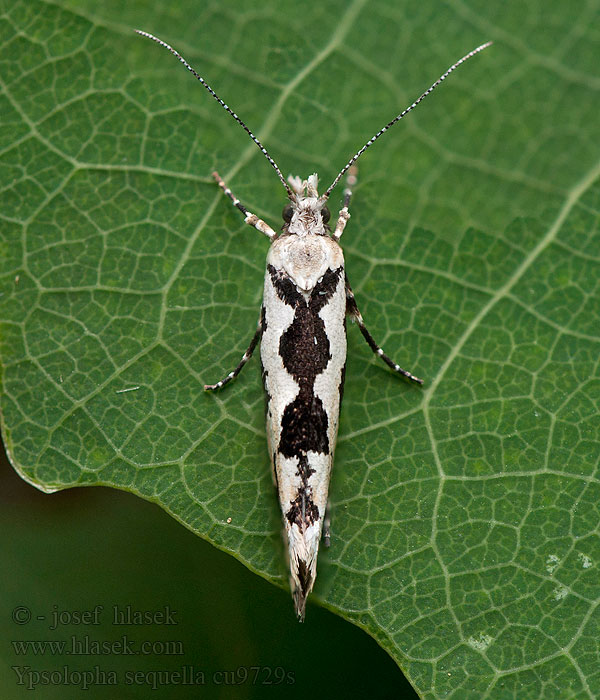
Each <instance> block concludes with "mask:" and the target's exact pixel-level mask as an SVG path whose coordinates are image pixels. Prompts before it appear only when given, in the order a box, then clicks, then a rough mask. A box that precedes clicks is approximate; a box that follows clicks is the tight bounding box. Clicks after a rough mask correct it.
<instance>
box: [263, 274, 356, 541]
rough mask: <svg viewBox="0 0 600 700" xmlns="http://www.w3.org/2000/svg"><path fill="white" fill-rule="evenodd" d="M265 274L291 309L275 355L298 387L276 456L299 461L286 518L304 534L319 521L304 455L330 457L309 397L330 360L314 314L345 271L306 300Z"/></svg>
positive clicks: (280, 277)
mask: <svg viewBox="0 0 600 700" xmlns="http://www.w3.org/2000/svg"><path fill="white" fill-rule="evenodd" d="M267 269H268V271H269V274H270V277H271V282H272V283H273V287H274V288H275V291H276V293H277V296H278V297H279V299H281V301H283V302H284V303H285V304H287V305H288V306H291V307H292V308H293V309H294V319H293V321H292V323H291V324H290V325H289V327H288V328H287V329H286V331H285V332H284V333H283V334H282V336H281V339H280V341H279V355H280V357H281V360H282V362H283V366H284V367H285V369H286V370H287V371H288V372H289V373H290V374H291V375H292V377H293V378H294V379H295V381H296V382H297V384H298V387H299V392H298V395H297V396H296V398H295V399H294V400H293V401H292V402H290V403H289V404H288V405H287V406H286V407H285V410H284V412H283V417H282V424H281V437H280V440H279V446H278V452H279V453H280V454H281V455H282V456H284V457H288V458H294V457H295V458H297V460H298V471H297V472H296V474H297V476H299V477H300V481H301V483H300V487H299V489H298V494H297V496H296V498H295V499H294V500H293V501H290V508H289V510H288V512H287V513H285V517H286V518H287V519H288V521H289V522H290V524H294V523H295V524H296V525H298V527H299V528H300V530H301V531H304V529H305V528H306V527H309V526H310V525H312V524H313V523H314V522H316V521H317V520H318V519H319V509H318V507H317V506H316V505H315V503H314V501H313V500H312V489H311V487H310V485H309V483H308V480H309V478H310V476H311V475H312V474H314V471H315V470H314V469H312V468H311V467H310V465H309V463H308V456H307V454H308V452H317V453H319V454H325V455H328V454H330V445H329V437H328V435H327V429H328V427H329V419H328V417H327V412H326V411H325V408H324V407H323V402H322V401H321V399H320V398H319V397H318V396H316V395H315V393H314V386H315V380H316V378H317V376H318V375H319V374H321V373H322V372H323V371H325V369H326V368H327V365H328V364H329V362H330V360H331V352H330V345H329V338H328V337H327V333H326V332H325V323H324V322H323V319H322V318H321V317H320V316H319V311H320V310H321V309H322V308H323V307H324V306H325V305H326V304H327V302H328V301H329V300H330V299H331V297H332V296H333V294H334V293H335V291H336V289H337V287H338V284H339V280H340V277H341V275H342V274H343V271H344V268H343V267H339V268H337V269H335V270H332V269H328V270H327V271H326V272H325V274H324V275H323V277H322V278H321V280H320V281H319V282H318V283H317V284H316V285H315V287H314V288H313V290H312V291H311V293H310V296H309V297H308V299H307V298H306V297H305V296H304V295H303V294H301V293H300V292H299V291H298V290H297V288H296V285H295V284H294V282H293V281H292V280H291V279H290V278H289V277H288V276H287V275H286V273H285V272H283V271H281V270H277V269H276V268H275V267H273V266H272V265H269V266H268V268H267ZM342 385H343V377H342Z"/></svg>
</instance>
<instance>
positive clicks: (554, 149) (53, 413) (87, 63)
mask: <svg viewBox="0 0 600 700" xmlns="http://www.w3.org/2000/svg"><path fill="white" fill-rule="evenodd" d="M1 7H2V12H1V14H0V47H1V48H0V52H1V53H0V61H1V63H0V66H1V69H0V81H1V94H0V102H1V105H2V114H3V119H2V125H1V128H0V150H1V168H2V174H3V176H2V180H1V182H0V187H1V190H0V202H1V206H0V217H1V221H2V225H1V232H2V237H1V241H0V245H1V246H2V254H1V258H0V265H1V269H0V273H1V277H0V295H1V296H0V308H1V311H0V313H1V319H2V326H1V352H2V363H3V364H2V367H3V395H2V418H3V435H4V439H5V442H6V445H7V449H8V451H9V454H10V458H11V461H12V463H13V465H14V467H15V468H16V469H17V470H18V471H19V473H20V474H21V475H22V476H23V478H25V479H26V480H28V481H29V482H30V483H32V484H35V485H36V486H38V487H39V488H41V489H42V490H45V491H53V490H57V489H63V488H68V487H71V486H82V485H94V484H105V485H110V486H114V487H117V488H121V489H125V490H129V491H132V492H134V493H137V494H139V495H140V496H142V497H144V498H146V499H148V500H151V501H154V502H156V503H158V504H160V505H161V506H162V507H163V508H165V509H166V510H167V511H168V512H170V513H171V514H172V515H173V516H174V517H175V518H177V519H178V520H180V521H181V522H182V523H183V524H184V525H186V526H187V527H188V528H190V529H192V530H193V531H194V532H196V533H197V534H198V535H200V536H202V537H204V538H206V539H207V540H209V541H211V542H213V543H214V544H215V545H216V546H218V547H220V548H222V549H225V550H227V551H230V552H231V553H232V554H233V555H234V556H235V557H237V558H238V559H240V560H241V561H243V562H244V563H245V564H246V565H247V566H248V567H250V568H251V569H253V570H254V571H256V572H257V573H259V574H261V575H262V576H264V577H266V578H268V579H270V580H272V581H274V582H276V583H278V584H282V583H284V582H285V579H286V574H285V563H284V556H283V547H282V544H281V539H280V525H279V522H280V516H279V512H278V506H277V503H276V498H275V494H274V492H273V487H272V484H271V477H270V473H269V465H268V457H267V454H266V449H265V438H264V427H263V398H262V394H261V382H260V369H259V366H258V362H257V361H256V360H254V361H253V362H252V363H251V364H250V365H249V366H248V368H247V369H245V370H244V373H243V374H242V376H241V377H240V378H239V379H238V381H236V382H235V383H234V384H233V385H232V386H230V387H229V388H228V389H227V390H226V391H223V392H221V393H219V394H217V395H207V394H205V393H203V391H202V384H203V383H205V382H213V381H217V380H218V379H220V378H222V377H223V376H224V375H225V374H226V373H227V372H229V370H230V369H232V368H233V367H234V366H235V365H236V364H237V362H238V360H239V358H240V357H241V355H242V353H243V352H244V350H245V348H246V346H247V343H248V341H249V340H250V337H251V335H252V333H253V331H254V328H255V324H256V320H257V316H258V308H259V305H260V298H261V291H262V275H263V266H264V257H265V253H266V249H267V241H266V239H264V238H262V237H261V236H260V235H259V234H257V233H256V232H255V231H253V230H252V229H250V228H249V227H247V226H244V224H243V223H242V222H241V220H240V217H239V213H238V212H236V211H235V210H234V209H233V207H231V204H230V202H229V201H228V200H227V199H226V198H225V197H223V195H222V193H221V192H220V191H219V190H218V188H217V187H216V185H215V184H214V182H213V181H212V179H211V177H210V173H211V171H212V170H214V169H215V168H218V169H219V172H221V174H222V175H223V176H224V177H225V178H226V180H227V182H228V184H229V185H230V186H231V187H232V189H234V191H235V192H236V194H237V196H239V197H240V199H241V200H242V201H243V202H244V203H245V204H246V205H247V206H248V207H249V208H250V209H251V210H252V211H254V212H255V213H257V214H258V215H259V216H261V217H263V218H265V219H266V220H268V221H269V222H270V223H271V224H272V225H274V226H278V225H279V224H278V222H279V221H280V210H281V207H282V205H283V204H284V200H285V197H284V195H283V192H282V188H281V185H280V183H279V182H278V181H277V178H276V177H275V175H274V173H273V171H272V169H271V168H270V166H269V164H268V163H267V162H266V161H265V160H264V159H263V158H262V156H261V154H260V152H259V151H258V149H256V147H255V146H254V145H253V144H252V143H251V142H250V141H249V139H248V138H247V136H246V135H245V134H244V133H243V131H242V130H241V129H240V128H239V127H238V126H237V125H236V124H235V123H234V122H233V120H231V119H230V118H229V117H228V116H227V114H226V113H225V112H223V111H222V110H221V109H220V108H219V107H218V105H216V103H215V102H214V100H212V99H211V98H210V96H209V95H207V94H206V92H205V91H204V90H203V89H202V88H201V87H200V86H198V85H197V84H195V83H194V80H193V78H192V77H191V76H190V75H189V74H188V73H187V72H186V71H185V70H184V69H182V67H181V66H180V65H178V64H177V62H176V61H175V59H173V57H172V56H170V55H169V54H168V53H167V52H165V51H164V50H161V49H160V48H159V47H158V46H156V45H154V44H151V43H150V42H149V41H147V40H144V39H142V38H139V37H137V36H135V35H134V34H133V32H132V29H133V28H134V27H139V28H141V29H145V30H147V31H151V32H154V33H157V34H159V35H160V36H161V37H162V38H164V39H165V40H166V41H168V42H169V43H171V44H173V45H174V46H176V47H177V48H178V49H179V50H181V51H182V52H183V53H184V55H185V56H186V57H187V58H188V60H189V61H190V62H191V63H192V64H193V65H194V66H195V67H196V68H197V69H198V70H199V71H200V72H201V74H202V75H204V76H205V77H206V79H207V80H208V81H209V82H210V83H211V85H213V87H215V89H217V90H218V92H219V94H220V95H221V96H222V97H223V99H224V100H225V101H226V102H227V103H228V104H231V105H232V106H233V107H234V108H235V110H236V111H237V112H238V113H239V114H240V115H242V117H243V118H244V120H245V121H246V122H247V123H248V125H249V126H250V128H252V129H253V130H254V131H255V133H256V134H257V135H258V136H259V138H260V139H261V140H262V141H263V143H265V145H266V146H267V148H268V149H269V151H270V152H271V154H272V155H273V157H274V158H275V159H276V160H277V162H278V163H279V165H280V167H281V168H282V170H283V172H284V173H285V174H286V175H287V173H289V172H292V173H294V174H299V175H302V176H303V177H306V176H307V175H308V174H309V173H311V172H313V171H315V170H316V171H318V173H319V174H320V176H321V178H322V181H323V182H326V183H328V182H330V181H331V180H332V179H333V178H334V176H335V175H336V173H337V172H338V170H339V169H340V168H341V167H342V166H343V165H344V163H345V162H346V160H347V159H348V157H349V156H350V155H351V154H352V153H353V152H354V150H356V149H357V148H358V147H360V146H361V145H362V144H363V143H364V142H365V141H366V140H367V139H368V138H369V137H370V136H371V135H372V134H373V133H375V132H376V131H377V130H378V129H379V128H380V127H381V126H382V125H383V124H384V123H385V122H387V121H389V119H391V118H392V117H393V116H394V115H395V114H397V113H398V111H400V109H402V108H404V107H405V106H406V105H408V104H410V103H411V102H412V101H413V99H414V98H415V97H416V96H418V95H419V94H420V93H421V92H422V91H423V90H424V89H425V88H426V87H428V85H430V84H431V83H432V82H433V80H434V79H435V78H437V76H438V75H439V74H441V73H442V72H443V71H444V70H445V69H446V68H447V67H448V65H450V64H451V63H452V62H453V61H454V60H456V59H457V58H459V57H460V56H461V55H463V54H464V53H466V52H467V51H468V50H470V49H472V48H473V47H475V46H477V45H478V44H480V43H482V42H483V41H486V40H490V39H491V40H493V41H494V42H495V43H494V46H493V47H492V48H490V49H487V50H486V51H485V52H484V53H483V54H481V55H480V56H478V57H476V58H473V59H472V60H471V61H469V62H468V63H467V64H466V65H465V66H463V67H461V68H460V70H459V71H457V72H456V73H455V74H453V75H452V76H451V78H449V79H448V81H447V82H445V83H444V85H443V86H441V87H440V88H439V89H438V90H437V91H436V93H435V94H434V95H433V96H432V97H430V98H428V100H427V102H425V103H424V104H423V106H420V107H419V109H418V110H417V111H416V112H415V113H413V114H411V115H410V116H409V117H407V118H406V120H404V121H403V122H402V124H399V125H397V126H395V127H394V129H393V130H392V131H391V132H390V133H389V134H386V135H385V136H384V137H383V138H382V139H381V141H379V142H378V143H377V145H375V146H374V147H373V148H372V149H370V150H369V152H368V153H367V154H366V155H365V156H363V158H362V159H361V161H360V174H359V177H360V180H359V185H358V187H357V188H356V190H355V196H354V200H353V203H352V220H351V222H350V223H349V225H348V227H347V228H346V232H345V234H344V239H343V243H344V250H345V254H346V262H347V269H348V274H349V278H350V281H351V283H352V284H353V287H354V290H355V293H356V296H357V300H358V303H359V305H360V307H361V310H362V312H363V315H364V317H365V320H366V323H367V325H368V327H369V328H370V330H371V332H372V333H373V335H374V336H375V338H376V339H377V340H378V341H380V342H382V344H383V345H384V347H385V349H386V351H387V352H388V353H389V354H390V355H391V356H392V357H394V359H395V360H396V361H398V362H399V363H400V364H401V365H402V366H404V367H406V368H407V369H410V370H412V371H414V372H415V373H416V374H418V375H419V376H422V377H424V378H425V379H426V386H425V388H424V389H423V390H419V389H418V388H415V387H412V386H408V385H406V384H404V383H402V382H401V381H399V380H398V379H397V378H396V377H394V376H392V375H391V374H390V372H389V371H387V369H386V368H385V367H384V366H383V365H380V364H378V362H377V361H376V359H375V358H374V357H373V356H372V355H371V353H370V351H369V349H368V348H367V346H366V345H364V343H363V342H362V339H361V338H360V334H359V333H358V331H357V329H356V328H354V327H349V362H348V369H347V386H346V393H345V396H344V407H343V411H342V419H341V427H340V438H339V442H338V448H337V452H336V468H335V470H334V476H333V481H332V488H331V495H332V506H333V512H332V515H333V532H332V546H331V548H330V549H329V551H327V552H322V554H321V556H320V562H319V577H318V580H317V586H316V589H315V593H314V596H313V598H314V599H315V600H319V601H320V602H321V603H322V604H324V605H326V606H327V607H329V608H330V609H332V610H334V611H336V612H338V613H339V614H340V615H342V616H343V617H345V618H346V619H348V620H351V621H353V622H355V623H356V624H358V625H360V626H362V627H363V628H364V629H366V630H367V631H368V632H369V633H370V634H371V635H373V636H374V637H375V638H376V639H377V640H378V641H379V642H380V644H381V645H382V646H383V647H384V648H385V649H387V650H388V651H389V653H390V654H392V656H393V657H394V658H395V659H396V660H397V662H398V663H399V665H400V666H401V668H402V669H403V671H404V672H405V673H406V674H407V675H408V677H409V678H410V680H411V682H412V683H413V685H414V687H415V688H416V689H417V690H418V692H419V693H420V695H421V696H422V697H423V698H441V697H455V698H461V700H462V699H464V698H478V699H479V698H484V697H485V698H513V697H514V698H519V700H523V699H524V698H532V699H533V698H535V699H537V698H595V697H598V696H600V672H599V670H598V669H600V664H599V663H598V661H599V644H600V642H599V641H598V640H599V639H600V618H599V612H598V610H599V605H598V603H599V601H600V578H599V576H598V567H599V566H600V536H599V532H598V528H599V521H600V508H599V506H598V504H599V503H600V481H599V478H598V468H599V455H600V449H599V448H600V419H599V417H598V403H599V401H600V371H599V367H598V357H599V356H600V289H599V286H600V283H599V280H600V269H599V268H600V265H599V262H600V232H599V230H598V229H599V224H598V221H599V218H598V210H599V207H600V182H599V179H600V148H599V145H598V144H599V143H600V122H599V120H598V118H597V117H598V113H600V99H599V96H598V93H599V90H600V79H599V78H598V74H597V65H598V34H597V18H598V11H599V9H600V5H599V3H598V2H597V0H590V2H587V3H585V4H584V3H581V4H580V5H577V6H575V7H573V6H568V5H567V4H565V3H562V2H560V1H559V0H552V1H551V2H545V3H542V2H534V3H520V2H516V1H515V2H508V3H502V4H497V3H496V4H494V3H491V4H490V3H482V2H477V1H476V0H468V1H463V2H461V1H460V0H453V1H452V2H450V1H449V2H431V1H425V2H421V3H418V4H416V3H411V2H408V0H406V1H403V2H385V1H384V0H373V1H372V2H367V1H366V0H360V1H359V0H355V1H354V2H349V3H344V2H335V3H334V2H329V3H320V4H319V5H318V6H316V5H315V6H314V7H313V6H311V7H310V10H309V9H308V7H307V6H306V5H305V4H302V3H291V2H288V1H287V0H286V1H285V2H277V3H276V2H271V0H266V1H265V2H261V3H260V4H259V3H256V5H255V6H254V7H252V4H249V3H242V2H235V3H234V2H231V3H227V5H224V4H222V3H221V4H215V5H204V4H196V3H192V2H185V3H180V4H179V5H178V7H177V8H171V7H169V8H168V10H167V6H165V7H164V8H163V9H161V8H160V7H158V6H155V5H154V4H150V3H135V4H132V5H131V6H128V7H127V8H126V9H125V10H123V8H122V3H116V2H115V3H110V2H109V3H105V4H103V7H102V8H101V9H99V8H98V7H97V3H83V2H75V1H74V0H73V1H72V2H71V3H67V2H63V3H49V2H42V1H41V0H27V1H25V0H22V1H16V2H4V3H3V4H2V6H1ZM340 198H341V190H338V191H336V192H335V193H334V195H333V196H332V200H331V204H332V210H336V209H337V207H338V203H339V201H340ZM229 519H231V520H230V521H229ZM290 605H291V602H290ZM308 614H309V615H310V610H309V612H308Z"/></svg>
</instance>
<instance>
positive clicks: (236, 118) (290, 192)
mask: <svg viewBox="0 0 600 700" xmlns="http://www.w3.org/2000/svg"><path fill="white" fill-rule="evenodd" d="M135 32H136V33H137V34H139V35H140V36H145V37H146V38H147V39H152V41H155V42H156V43H157V44H160V45H161V46H162V47H163V48H165V49H167V51H170V52H171V53H172V54H173V56H175V58H177V59H179V61H180V62H181V63H183V65H184V66H185V67H186V68H187V69H188V70H189V72H190V73H191V74H192V75H193V76H194V77H195V78H196V79H197V80H199V81H200V82H201V83H202V85H204V87H205V88H206V89H207V90H208V91H209V92H210V94H211V95H212V96H213V97H214V98H215V100H216V101H217V102H218V103H219V104H220V105H221V107H223V109H224V110H226V111H227V112H229V114H230V115H231V116H232V117H233V118H234V119H235V121H236V122H237V123H238V124H239V125H240V126H241V127H242V129H244V131H245V132H246V133H247V134H248V136H250V138H251V139H252V140H253V141H254V143H255V144H256V145H257V146H258V147H259V148H260V150H261V151H262V154H263V155H264V156H265V158H266V159H267V160H268V161H269V163H271V165H272V166H273V168H274V169H275V172H276V173H277V175H278V177H279V179H280V180H281V184H282V185H283V186H284V187H285V189H286V192H287V193H288V197H289V198H290V199H292V198H293V193H292V190H291V189H290V187H289V185H288V184H287V182H286V181H285V178H284V177H283V175H282V174H281V170H280V169H279V167H278V166H277V163H276V162H275V161H274V160H273V158H271V156H270V154H269V152H268V151H267V149H266V148H265V147H264V146H263V145H262V143H261V142H260V141H259V140H258V138H257V137H256V136H255V135H254V134H253V133H252V132H251V131H250V129H249V128H248V127H247V126H246V124H244V122H243V121H242V120H241V119H240V118H239V117H238V115H237V114H236V113H235V112H234V111H233V110H232V109H231V108H230V107H229V106H228V105H227V104H225V102H223V100H222V99H221V98H220V97H219V96H218V95H217V93H216V92H215V91H214V90H213V89H212V88H211V86H210V85H209V84H208V83H207V82H206V80H204V78H203V77H202V76H201V75H199V74H198V73H196V71H195V70H194V69H193V68H192V67H191V66H190V64H189V63H188V62H187V61H186V60H185V58H184V57H183V56H182V55H181V54H180V53H179V52H178V51H176V50H175V49H174V48H173V47H172V46H169V44H167V43H166V41H163V40H162V39H159V38H158V37H156V36H154V35H153V34H150V33H149V32H144V31H142V30H141V29H136V30H135Z"/></svg>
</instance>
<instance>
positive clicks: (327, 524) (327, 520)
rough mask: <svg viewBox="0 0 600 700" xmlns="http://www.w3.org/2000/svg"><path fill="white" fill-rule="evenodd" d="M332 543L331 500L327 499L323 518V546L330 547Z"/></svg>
mask: <svg viewBox="0 0 600 700" xmlns="http://www.w3.org/2000/svg"><path fill="white" fill-rule="evenodd" d="M330 544H331V501H329V499H327V508H326V509H325V517H324V518H323V546H324V547H329V545H330Z"/></svg>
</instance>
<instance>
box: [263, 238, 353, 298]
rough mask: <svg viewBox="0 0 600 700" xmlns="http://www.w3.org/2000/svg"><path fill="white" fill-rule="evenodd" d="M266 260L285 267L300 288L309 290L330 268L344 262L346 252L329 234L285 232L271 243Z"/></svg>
mask: <svg viewBox="0 0 600 700" xmlns="http://www.w3.org/2000/svg"><path fill="white" fill-rule="evenodd" d="M267 263H268V264H270V265H273V267H275V268H276V269H278V270H284V271H285V272H286V273H287V275H288V276H289V277H291V279H292V280H293V281H294V283H295V285H296V287H297V288H298V291H300V292H303V293H308V292H310V291H311V290H312V289H313V288H314V287H315V285H316V284H317V282H318V281H319V280H320V279H321V277H323V275H324V274H325V273H326V272H327V270H328V269H332V270H336V269H337V268H339V267H341V266H342V265H343V264H344V254H343V253H342V249H341V247H340V246H339V245H338V244H337V243H336V242H335V241H334V240H333V239H332V238H330V237H329V236H303V237H301V236H297V235H295V234H283V235H282V236H280V237H279V238H278V239H277V240H275V241H274V242H273V243H272V244H271V248H270V249H269V255H268V256H267Z"/></svg>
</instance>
